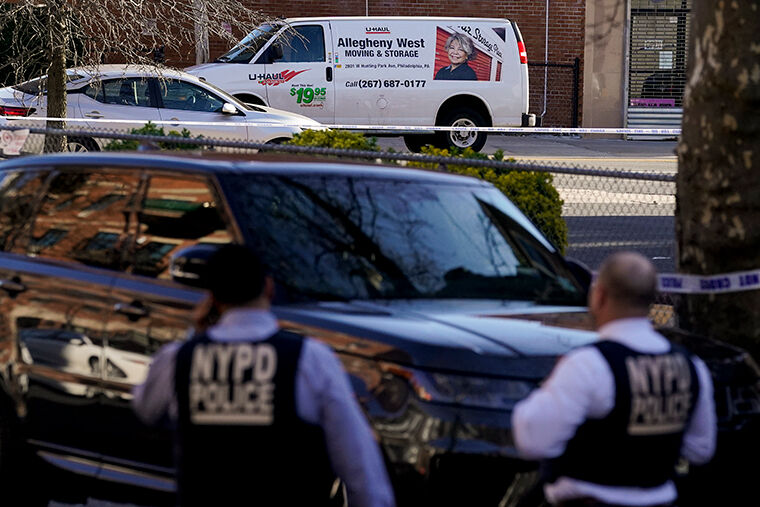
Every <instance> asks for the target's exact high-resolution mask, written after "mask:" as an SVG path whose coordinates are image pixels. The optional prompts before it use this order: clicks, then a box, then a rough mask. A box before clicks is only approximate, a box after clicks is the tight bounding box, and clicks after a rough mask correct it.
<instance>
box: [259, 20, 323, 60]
mask: <svg viewBox="0 0 760 507" xmlns="http://www.w3.org/2000/svg"><path fill="white" fill-rule="evenodd" d="M275 44H276V45H277V46H279V48H280V49H281V50H282V56H281V57H279V58H275V59H274V60H273V61H272V62H271V63H308V62H324V61H325V34H324V31H323V30H322V26H320V25H302V26H297V27H295V28H293V29H290V30H285V31H284V32H283V33H282V34H281V35H280V36H279V37H278V38H277V40H276V41H274V43H273V45H275Z"/></svg>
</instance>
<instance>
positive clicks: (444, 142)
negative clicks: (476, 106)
mask: <svg viewBox="0 0 760 507" xmlns="http://www.w3.org/2000/svg"><path fill="white" fill-rule="evenodd" d="M443 125H444V126H447V127H485V126H486V121H485V120H484V119H483V117H482V116H481V115H480V113H478V112H477V111H474V110H472V109H470V108H469V107H463V108H458V109H454V110H452V111H451V112H449V113H448V114H447V115H446V116H445V117H444V119H443ZM487 137H488V135H487V134H486V133H485V132H468V131H466V130H460V131H456V130H452V131H449V132H441V133H440V135H439V143H438V144H439V146H440V147H441V148H450V147H456V148H461V149H465V148H472V149H473V150H475V151H480V150H482V149H483V146H485V144H486V139H487Z"/></svg>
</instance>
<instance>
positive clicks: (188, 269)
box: [169, 245, 219, 289]
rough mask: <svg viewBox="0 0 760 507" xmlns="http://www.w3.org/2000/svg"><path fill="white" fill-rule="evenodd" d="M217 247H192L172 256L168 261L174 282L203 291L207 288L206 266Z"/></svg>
mask: <svg viewBox="0 0 760 507" xmlns="http://www.w3.org/2000/svg"><path fill="white" fill-rule="evenodd" d="M218 248H219V246H217V245H192V246H189V247H186V248H183V249H182V250H180V251H179V252H177V253H176V254H174V255H173V256H172V258H171V260H170V261H169V273H170V274H171V277H172V280H174V281H175V282H178V283H181V284H184V285H189V286H191V287H199V288H202V289H205V288H207V287H208V278H207V277H206V265H207V263H208V260H209V258H210V257H211V255H212V254H213V253H214V252H216V250H217V249H218Z"/></svg>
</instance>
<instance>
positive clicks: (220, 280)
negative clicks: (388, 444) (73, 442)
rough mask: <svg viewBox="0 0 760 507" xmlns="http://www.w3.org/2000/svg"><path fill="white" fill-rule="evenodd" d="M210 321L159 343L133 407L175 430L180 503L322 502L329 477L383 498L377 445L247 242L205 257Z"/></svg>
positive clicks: (377, 502)
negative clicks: (280, 311) (282, 318)
mask: <svg viewBox="0 0 760 507" xmlns="http://www.w3.org/2000/svg"><path fill="white" fill-rule="evenodd" d="M207 276H208V279H209V283H210V290H211V297H210V300H209V304H208V305H207V307H206V311H205V312H204V315H203V316H202V317H203V318H205V317H207V316H208V314H209V313H216V314H218V315H219V320H218V322H217V323H216V324H214V325H211V326H210V327H209V328H208V329H207V330H206V331H205V332H200V333H198V334H196V335H195V336H194V337H193V338H191V339H190V340H188V341H186V342H183V343H178V342H175V343H171V344H168V345H166V346H165V347H163V348H162V349H161V350H160V351H159V352H158V354H157V355H156V357H155V359H154V361H153V362H152V364H151V367H150V371H149V373H148V376H147V379H146V381H145V382H144V383H143V384H142V385H140V386H138V387H137V388H136V389H135V391H134V401H133V405H134V408H135V411H136V412H137V414H138V416H139V417H140V418H141V419H142V420H143V421H144V422H145V423H147V424H158V423H161V421H167V422H168V423H169V424H170V427H171V428H172V429H173V433H174V436H175V455H176V465H177V485H178V491H179V503H180V505H182V506H195V505H197V506H210V505H225V506H232V505H257V506H258V505H260V506H271V505H309V506H312V505H324V504H326V503H327V501H328V498H329V496H330V490H331V487H332V485H333V482H334V479H335V477H336V476H337V477H340V478H341V479H342V480H343V481H344V483H345V485H346V491H347V496H348V502H349V505H351V506H354V505H356V506H368V507H369V506H392V505H393V503H394V500H393V493H392V490H391V488H390V485H389V481H388V477H387V473H386V470H385V467H384V464H383V460H382V458H381V456H380V451H379V449H378V446H377V444H376V442H375V441H374V439H373V436H372V433H371V430H370V428H369V425H368V424H367V422H366V420H365V418H364V416H363V414H362V412H361V410H360V408H359V406H358V404H357V402H356V401H355V399H354V394H353V391H352V389H351V387H350V385H349V382H348V379H347V377H346V375H345V373H344V372H343V369H342V367H341V365H340V363H339V362H338V360H337V359H336V357H335V356H334V355H333V353H332V352H331V351H330V349H329V348H327V347H326V346H325V345H323V344H321V343H318V342H316V341H313V340H310V339H308V338H302V337H300V336H298V335H295V334H292V333H288V332H284V331H282V330H280V329H279V328H278V325H277V320H276V319H275V317H274V315H273V314H272V313H271V312H270V301H271V299H272V296H273V293H274V289H273V282H272V280H271V278H269V277H267V276H265V272H264V269H263V268H262V266H261V263H260V261H259V260H258V258H257V257H256V255H254V254H253V253H252V252H251V251H250V250H248V249H247V248H245V247H243V246H239V245H228V246H224V247H221V248H220V249H219V250H218V251H216V252H215V253H214V254H213V255H212V256H211V258H210V259H209V261H208V267H207Z"/></svg>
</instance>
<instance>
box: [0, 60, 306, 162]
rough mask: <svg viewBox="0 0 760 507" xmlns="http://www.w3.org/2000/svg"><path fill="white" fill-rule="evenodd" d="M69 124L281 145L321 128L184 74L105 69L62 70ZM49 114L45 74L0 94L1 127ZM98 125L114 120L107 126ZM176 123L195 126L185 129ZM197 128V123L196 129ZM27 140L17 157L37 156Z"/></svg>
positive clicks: (78, 142) (86, 144)
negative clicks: (151, 126) (155, 128)
mask: <svg viewBox="0 0 760 507" xmlns="http://www.w3.org/2000/svg"><path fill="white" fill-rule="evenodd" d="M67 74H68V83H67V85H66V89H67V112H66V115H67V117H68V118H75V119H76V118H81V119H84V120H86V121H84V122H69V124H68V126H69V127H70V128H92V129H117V130H120V131H125V132H128V131H129V129H133V128H140V127H143V126H144V125H145V124H146V123H147V122H148V121H151V122H154V123H157V122H162V121H163V122H178V123H169V124H165V123H164V124H160V126H162V127H164V130H165V131H166V132H168V131H170V130H177V131H180V130H182V128H187V129H188V130H189V131H190V132H191V134H192V136H193V137H195V136H199V135H202V136H204V137H209V138H220V139H230V140H237V141H255V142H280V141H284V140H287V139H290V138H291V137H293V135H295V134H297V133H300V132H301V131H303V130H305V129H310V128H319V127H320V123H319V122H317V121H315V120H312V119H310V118H307V117H305V116H302V115H299V114H295V113H290V112H286V111H280V110H278V109H272V108H269V107H264V106H258V105H250V104H245V103H243V102H241V101H240V100H238V99H236V98H235V97H233V96H231V95H229V94H228V93H226V92H225V91H223V90H220V89H219V88H217V87H215V86H214V85H211V84H209V83H206V82H205V81H203V80H202V79H199V78H197V77H195V76H192V75H190V74H187V73H186V72H182V71H177V70H171V69H161V71H160V74H159V71H157V70H155V69H151V68H150V67H144V66H130V65H102V66H100V67H99V68H98V69H97V72H93V70H88V69H83V68H73V69H69V70H68V71H67ZM46 113H47V78H46V77H45V76H43V77H40V78H37V79H33V80H31V81H27V82H25V83H21V84H18V85H15V86H9V87H6V88H0V116H5V117H6V119H4V120H3V119H1V118H0V126H2V124H3V122H7V124H11V125H29V126H35V127H44V122H41V121H29V120H28V118H29V117H35V116H37V117H45V116H46ZM99 120H119V121H118V122H104V121H99ZM179 122H197V123H199V124H191V125H183V124H181V123H179ZM200 123H202V124H200ZM33 137H35V136H30V139H29V140H27V142H26V145H25V147H24V149H23V150H22V151H40V150H41V148H42V142H41V141H40V139H39V137H40V136H36V137H37V139H36V140H34V139H33ZM68 141H69V150H70V151H92V150H97V149H100V148H102V146H103V145H104V144H105V143H107V142H108V141H109V140H107V139H92V138H87V137H84V138H81V137H80V138H77V137H72V138H70V139H69V140H68Z"/></svg>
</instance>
